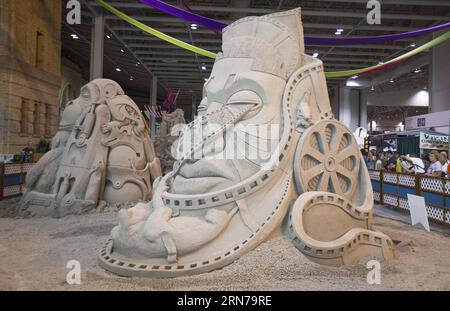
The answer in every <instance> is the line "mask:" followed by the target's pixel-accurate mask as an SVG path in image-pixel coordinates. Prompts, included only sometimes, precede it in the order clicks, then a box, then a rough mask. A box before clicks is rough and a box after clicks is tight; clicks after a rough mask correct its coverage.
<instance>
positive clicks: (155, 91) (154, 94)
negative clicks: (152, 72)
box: [150, 76, 158, 139]
mask: <svg viewBox="0 0 450 311" xmlns="http://www.w3.org/2000/svg"><path fill="white" fill-rule="evenodd" d="M151 96H152V98H151V105H152V106H154V107H156V105H157V100H158V78H157V77H156V76H153V78H152V91H151ZM150 129H151V133H150V135H151V138H153V139H154V138H155V136H156V117H155V115H153V114H152V121H151V125H150Z"/></svg>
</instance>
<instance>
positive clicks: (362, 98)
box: [359, 89, 369, 129]
mask: <svg viewBox="0 0 450 311" xmlns="http://www.w3.org/2000/svg"><path fill="white" fill-rule="evenodd" d="M368 93H369V92H368V91H367V89H364V90H360V91H359V126H361V127H364V128H365V129H367V128H368V126H369V122H368V120H367V97H368Z"/></svg>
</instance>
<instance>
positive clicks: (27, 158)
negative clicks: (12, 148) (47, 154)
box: [20, 141, 34, 162]
mask: <svg viewBox="0 0 450 311" xmlns="http://www.w3.org/2000/svg"><path fill="white" fill-rule="evenodd" d="M33 154H34V148H33V142H31V141H29V142H28V146H26V147H25V148H23V149H22V151H21V152H20V159H21V161H22V162H33Z"/></svg>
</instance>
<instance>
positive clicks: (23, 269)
mask: <svg viewBox="0 0 450 311" xmlns="http://www.w3.org/2000/svg"><path fill="white" fill-rule="evenodd" d="M17 202H18V200H17V199H13V200H8V201H3V202H0V217H1V218H0V290H182V291H184V290H450V236H449V234H447V233H445V232H440V233H436V232H431V233H428V232H426V231H423V230H421V229H418V228H414V227H411V226H410V225H408V224H405V223H402V222H400V221H394V220H389V219H385V218H379V217H376V218H375V225H376V229H377V230H380V231H383V232H384V233H386V234H388V235H389V236H391V238H392V239H393V240H395V241H400V242H401V243H400V244H399V245H398V247H397V248H398V257H399V258H398V259H397V260H394V261H391V262H386V263H383V264H382V274H381V285H369V284H367V282H366V275H367V272H368V269H366V267H365V265H363V264H361V265H357V266H355V267H353V268H351V269H348V268H329V267H324V266H320V265H317V264H315V263H312V262H310V261H308V260H307V259H306V258H305V257H304V256H303V255H302V254H301V253H300V252H298V251H297V250H296V249H295V248H294V247H293V246H292V244H291V243H290V242H289V240H288V239H287V238H286V237H284V236H283V235H282V234H280V233H278V234H274V236H273V237H272V239H271V240H269V241H267V242H265V243H263V244H261V245H260V246H259V247H258V248H257V249H255V250H254V251H252V252H250V253H248V254H247V255H245V256H243V257H242V258H240V259H239V260H238V261H236V262H234V263H233V264H231V265H229V266H227V267H225V268H223V269H221V270H217V271H214V272H211V273H207V274H202V275H198V276H191V277H182V278H177V279H162V280H158V279H143V278H123V277H118V276H115V275H113V274H110V273H108V272H106V271H104V270H103V269H102V268H100V267H99V266H98V264H97V252H98V250H99V249H100V248H101V246H102V245H103V243H104V242H105V241H106V239H107V238H108V235H109V232H110V231H111V229H112V228H113V226H114V225H115V224H116V222H117V220H116V216H117V213H116V212H105V213H94V214H89V215H82V216H69V217H66V218H63V219H53V218H17V217H13V215H12V213H11V212H10V211H11V210H13V208H14V206H15V205H16V204H17ZM73 259H75V260H78V261H79V262H80V263H81V268H82V277H81V282H82V284H81V285H68V284H67V283H66V274H67V273H68V271H69V269H67V268H66V264H67V262H68V261H69V260H73Z"/></svg>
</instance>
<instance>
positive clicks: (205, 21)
mask: <svg viewBox="0 0 450 311" xmlns="http://www.w3.org/2000/svg"><path fill="white" fill-rule="evenodd" d="M140 1H141V2H142V3H145V4H147V5H149V6H152V7H154V8H155V9H158V10H160V11H162V12H165V13H167V14H170V15H173V16H176V17H179V18H182V19H184V20H187V21H190V22H193V23H197V24H200V25H203V26H205V27H208V28H211V29H214V30H219V31H221V30H222V29H223V28H225V27H227V24H224V23H221V22H218V21H216V20H214V19H211V18H207V17H203V16H201V15H198V14H195V13H191V12H188V11H186V10H183V9H180V8H178V7H176V6H173V5H170V4H168V3H165V2H162V1H158V0H140Z"/></svg>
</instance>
